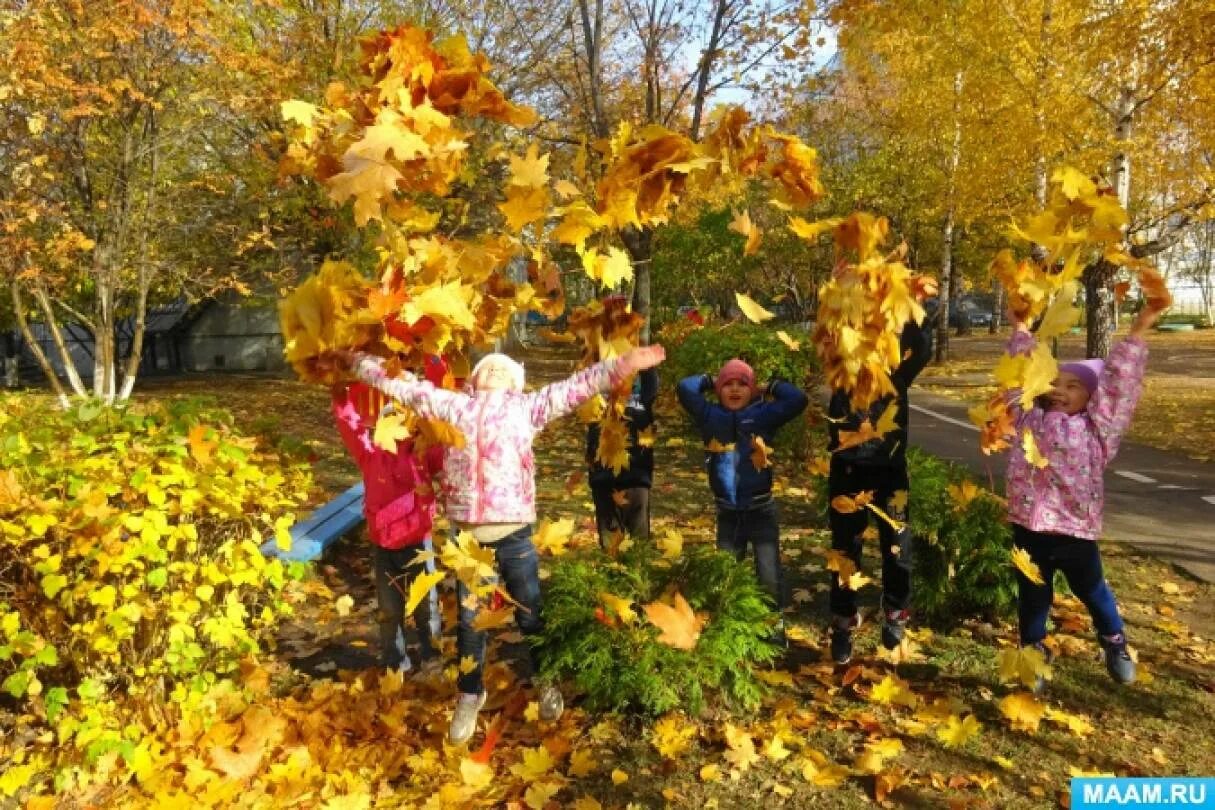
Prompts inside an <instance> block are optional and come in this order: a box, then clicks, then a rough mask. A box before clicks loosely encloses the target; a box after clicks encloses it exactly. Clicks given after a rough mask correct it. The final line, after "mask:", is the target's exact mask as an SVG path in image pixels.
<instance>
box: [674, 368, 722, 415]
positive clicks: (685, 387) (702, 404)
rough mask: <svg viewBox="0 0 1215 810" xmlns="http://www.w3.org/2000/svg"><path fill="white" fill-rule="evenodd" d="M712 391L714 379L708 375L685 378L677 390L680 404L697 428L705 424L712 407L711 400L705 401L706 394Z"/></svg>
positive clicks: (694, 375)
mask: <svg viewBox="0 0 1215 810" xmlns="http://www.w3.org/2000/svg"><path fill="white" fill-rule="evenodd" d="M712 390H713V378H712V377H710V376H709V375H708V374H693V375H692V376H691V377H684V378H683V379H682V380H680V381H679V385H678V386H676V388H675V393H676V395H677V396H678V397H679V404H680V405H682V406H683V409H684V410H685V411H687V412H688V415H689V416H691V417H692V420H693V421H694V422H696V424H697V426H700V425H703V424H704V421H705V417H706V416H707V415H708V413H709V408H710V407H712V406H711V405H710V404H709V400H707V399H705V393H706V392H708V391H712Z"/></svg>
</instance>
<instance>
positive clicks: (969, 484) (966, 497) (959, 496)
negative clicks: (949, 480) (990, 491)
mask: <svg viewBox="0 0 1215 810" xmlns="http://www.w3.org/2000/svg"><path fill="white" fill-rule="evenodd" d="M945 491H946V492H947V493H949V497H950V499H951V500H952V501H953V508H954V509H955V510H960V509H965V508H966V505H967V504H968V503H970V502H971V501H973V500H974V499H975V498H977V497H979V493H980V490H979V488H978V486H976V485H975V482H974V481H963V482H962V483H960V484H949V485H948V486H946V487H945Z"/></svg>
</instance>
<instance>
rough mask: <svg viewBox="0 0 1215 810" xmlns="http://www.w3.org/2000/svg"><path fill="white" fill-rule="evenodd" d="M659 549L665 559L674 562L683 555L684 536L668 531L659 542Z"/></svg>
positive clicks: (672, 530)
mask: <svg viewBox="0 0 1215 810" xmlns="http://www.w3.org/2000/svg"><path fill="white" fill-rule="evenodd" d="M657 544H658V549H659V551H661V552H662V556H663V559H667V560H673V559H675V558H676V557H678V556H679V555H680V554H682V553H683V535H681V534H680V533H679V532H677V531H675V530H674V529H667V530H666V531H665V532H663V534H662V536H661V537H659V538H658V541H657Z"/></svg>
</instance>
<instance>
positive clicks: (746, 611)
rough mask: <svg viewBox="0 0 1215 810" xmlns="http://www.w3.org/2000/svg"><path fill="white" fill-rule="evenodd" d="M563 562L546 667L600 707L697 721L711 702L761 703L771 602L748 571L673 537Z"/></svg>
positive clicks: (549, 609)
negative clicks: (678, 714) (681, 714)
mask: <svg viewBox="0 0 1215 810" xmlns="http://www.w3.org/2000/svg"><path fill="white" fill-rule="evenodd" d="M619 547H620V553H618V554H617V555H615V556H612V555H605V554H603V553H602V552H599V551H594V552H589V553H585V554H578V555H571V556H568V557H566V558H563V559H562V560H560V561H558V562H557V564H556V565H555V566H554V568H553V576H552V577H551V578H550V579H549V582H548V588H547V590H546V591H545V595H544V599H545V611H544V615H545V631H544V639H543V644H542V646H541V647H540V649H541V651H542V653H543V668H544V671H545V672H546V673H548V674H551V675H553V676H555V677H559V678H563V679H568V680H570V681H571V682H573V683H574V685H575V686H576V687H577V688H578V690H579V691H582V692H585V694H586V695H587V700H588V704H589V705H590V706H591V707H594V708H606V709H614V710H631V711H638V712H641V713H643V714H648V715H651V716H656V715H659V714H662V713H664V712H668V711H671V710H683V711H689V712H692V713H696V712H699V711H700V708H701V706H702V705H703V704H704V702H705V701H706V700H707V699H708V698H710V697H712V696H721V697H725V698H727V699H729V700H731V701H733V702H735V703H736V704H738V705H740V706H743V707H753V706H755V705H757V704H758V702H759V699H760V696H761V694H762V693H761V686H760V683H759V681H758V680H757V679H756V675H755V671H754V669H755V667H756V666H757V665H759V664H763V663H764V662H767V661H771V660H773V659H774V658H776V656H777V655H778V651H777V649H776V648H775V647H774V646H773V645H772V644H771V643H770V642H769V641H768V638H767V636H768V634H769V633H770V631H771V621H772V616H773V614H772V608H771V600H770V599H769V597H768V596H767V595H766V594H765V592H764V591H763V590H762V588H761V587H760V585H759V583H758V582H757V580H756V579H755V575H754V573H753V572H752V571H751V570H750V568H749V567H748V566H747V565H744V564H742V563H739V562H737V561H736V560H734V559H733V558H732V557H731V556H730V555H728V554H721V553H719V552H717V551H716V550H715V549H713V548H710V547H708V546H705V545H703V544H702V545H697V546H692V547H688V548H685V547H684V541H683V538H682V536H680V535H679V533H678V532H675V531H673V530H668V531H667V532H666V534H665V535H663V536H662V537H660V538H658V539H657V542H656V543H652V542H636V543H633V542H630V541H627V540H626V541H624V542H623V543H621V544H620V546H619Z"/></svg>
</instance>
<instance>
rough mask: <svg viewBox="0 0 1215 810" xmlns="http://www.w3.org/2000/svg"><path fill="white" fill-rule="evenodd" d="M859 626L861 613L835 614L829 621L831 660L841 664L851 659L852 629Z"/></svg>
mask: <svg viewBox="0 0 1215 810" xmlns="http://www.w3.org/2000/svg"><path fill="white" fill-rule="evenodd" d="M860 626H861V614H859V613H857V614H856V615H854V616H852V617H848V618H846V617H841V616H836V617H835V618H834V619H833V620H832V622H831V660H832V661H834V662H835V663H837V664H839V665H840V666H843V665H844V664H847V663H848V662H849V661H851V660H852V631H853V630H855V629H856V628H858V627H860Z"/></svg>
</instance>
